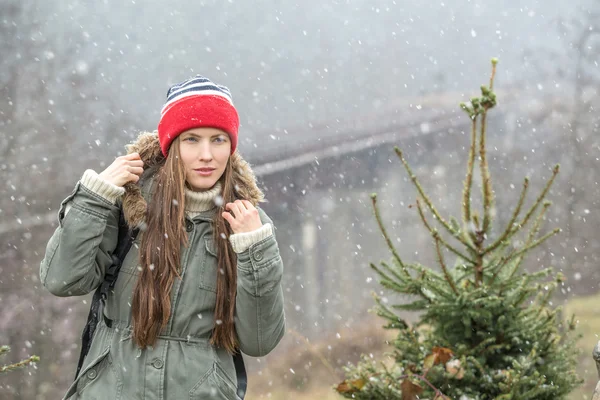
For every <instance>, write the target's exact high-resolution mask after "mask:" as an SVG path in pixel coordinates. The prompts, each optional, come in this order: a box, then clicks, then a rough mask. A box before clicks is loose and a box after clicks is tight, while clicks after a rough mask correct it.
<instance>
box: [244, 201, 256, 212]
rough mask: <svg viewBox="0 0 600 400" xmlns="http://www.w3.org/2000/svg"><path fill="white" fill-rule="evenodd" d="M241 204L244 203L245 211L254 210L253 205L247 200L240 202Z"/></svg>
mask: <svg viewBox="0 0 600 400" xmlns="http://www.w3.org/2000/svg"><path fill="white" fill-rule="evenodd" d="M242 203H244V206H246V209H247V210H248V211H252V210H256V207H254V205H253V204H252V203H250V202H249V201H248V200H242Z"/></svg>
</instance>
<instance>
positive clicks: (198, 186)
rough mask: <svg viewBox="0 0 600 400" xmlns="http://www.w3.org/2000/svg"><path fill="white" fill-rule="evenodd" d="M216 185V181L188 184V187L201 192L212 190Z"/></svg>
mask: <svg viewBox="0 0 600 400" xmlns="http://www.w3.org/2000/svg"><path fill="white" fill-rule="evenodd" d="M216 183H217V182H216V181H215V182H211V181H203V182H190V186H191V187H192V190H195V191H201V190H208V189H210V188H212V187H213V186H215V184H216Z"/></svg>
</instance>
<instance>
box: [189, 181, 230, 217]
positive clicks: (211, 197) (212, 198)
mask: <svg viewBox="0 0 600 400" xmlns="http://www.w3.org/2000/svg"><path fill="white" fill-rule="evenodd" d="M219 196H221V182H217V183H216V184H215V186H213V187H212V188H210V189H207V190H203V191H201V192H195V191H193V190H190V189H188V188H187V187H186V188H185V211H186V212H187V213H188V214H189V215H190V216H191V217H194V216H196V215H198V214H200V213H201V212H204V211H208V210H212V209H213V208H214V207H215V206H216V201H217V197H219Z"/></svg>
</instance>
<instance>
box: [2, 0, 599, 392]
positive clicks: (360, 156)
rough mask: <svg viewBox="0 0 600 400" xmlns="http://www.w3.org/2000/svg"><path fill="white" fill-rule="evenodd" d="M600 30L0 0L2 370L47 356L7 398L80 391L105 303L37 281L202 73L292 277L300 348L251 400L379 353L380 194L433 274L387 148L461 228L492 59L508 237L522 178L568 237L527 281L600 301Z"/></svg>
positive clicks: (553, 13) (253, 9) (455, 4)
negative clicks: (126, 160)
mask: <svg viewBox="0 0 600 400" xmlns="http://www.w3.org/2000/svg"><path fill="white" fill-rule="evenodd" d="M599 32H600V2H598V1H597V0H596V1H590V0H572V1H568V2H565V1H559V0H547V1H541V0H540V1H536V0H505V1H496V2H489V1H483V0H481V1H479V0H472V1H468V0H444V1H436V2H424V1H420V0H395V1H390V0H369V1H367V0H356V1H354V0H352V1H351V0H346V1H331V0H327V1H325V2H319V1H315V0H307V1H304V2H286V1H280V0H271V1H253V2H243V1H239V0H237V1H233V0H228V1H189V0H187V1H184V0H176V1H170V2H164V1H141V0H130V1H126V2H121V1H115V0H104V1H87V0H80V1H58V0H45V1H41V0H0V66H1V67H0V344H8V345H10V346H11V348H12V351H11V353H9V355H8V356H7V357H4V358H3V359H2V362H3V363H7V362H8V361H12V362H14V361H18V360H20V359H22V358H25V357H27V356H29V355H31V354H36V355H39V356H40V357H41V362H39V363H38V364H37V365H36V366H35V367H29V368H25V369H23V370H22V371H19V372H14V373H10V374H8V375H6V376H1V377H0V398H2V399H36V400H38V399H40V400H41V399H56V398H60V397H61V396H62V394H63V392H64V390H65V389H66V387H67V386H68V385H69V383H70V381H71V380H72V378H73V375H74V372H75V367H76V362H77V357H78V355H79V347H78V346H79V343H80V333H81V329H82V328H83V325H84V323H85V318H86V316H87V311H88V308H89V300H90V297H89V296H86V297H80V298H77V297H74V298H56V297H53V296H52V295H50V294H49V293H47V292H46V291H45V290H44V289H43V288H42V287H41V285H40V282H39V278H38V270H39V263H40V261H41V259H42V257H43V254H44V250H45V245H46V242H47V240H48V239H49V238H50V235H51V234H52V232H53V230H54V229H55V228H56V221H57V211H58V207H59V205H60V202H61V201H62V199H63V198H65V197H66V196H67V195H68V194H69V193H70V191H71V190H72V188H73V186H74V185H75V183H76V182H77V180H78V179H79V177H80V176H81V175H82V174H83V172H84V171H85V169H87V168H92V169H94V170H96V171H97V172H100V171H102V170H103V169H104V168H105V167H106V166H108V165H109V164H110V163H111V162H112V160H113V159H114V157H116V156H118V155H121V154H123V153H124V145H125V144H126V143H128V142H130V141H131V140H134V139H135V137H136V136H137V135H138V133H139V132H141V131H144V130H146V131H153V130H155V129H156V126H157V123H158V119H159V116H160V109H161V107H162V105H163V103H164V100H165V96H166V92H167V89H168V88H169V86H170V85H172V84H174V83H176V82H180V81H182V80H184V79H187V78H189V77H191V76H193V75H196V74H202V75H205V76H207V77H209V78H210V79H211V80H213V81H216V82H218V83H220V84H224V85H227V86H228V87H229V88H230V89H231V91H232V95H233V100H234V103H235V105H236V108H237V109H238V112H239V115H240V121H241V127H240V133H239V151H240V153H241V154H242V155H243V156H244V157H245V158H246V159H247V160H248V161H249V162H250V163H251V164H252V165H253V166H254V167H255V171H256V172H257V174H258V176H259V180H260V183H261V187H263V188H264V190H265V193H266V197H267V200H268V202H267V203H265V204H264V205H263V208H264V209H265V211H266V212H267V213H268V214H269V215H270V216H271V217H272V218H273V220H274V223H275V226H276V227H277V237H278V242H279V245H280V248H281V253H282V258H283V260H284V264H285V274H284V275H285V277H284V282H283V287H284V294H285V300H286V304H285V306H286V318H287V326H288V332H287V334H286V336H285V338H284V340H283V341H282V343H281V344H280V346H279V347H278V349H276V350H275V351H274V352H273V353H272V354H270V355H269V356H267V357H264V358H262V359H254V358H246V361H247V365H248V369H249V373H250V384H249V392H248V398H249V399H259V398H261V399H262V398H276V399H277V398H280V397H277V396H278V393H280V392H282V393H287V392H289V393H291V394H288V395H287V397H286V398H304V397H301V396H309V397H306V398H321V397H318V396H317V395H313V397H310V394H308V395H307V393H310V390H313V389H314V390H323V392H320V393H325V392H327V393H329V392H331V390H330V387H331V386H332V385H333V384H336V383H338V382H339V381H340V380H341V379H342V378H343V371H342V369H341V367H342V366H343V365H344V364H345V363H346V362H348V361H353V360H356V359H357V357H358V355H360V353H361V352H364V353H367V354H368V353H369V352H372V351H375V350H380V349H383V342H384V341H385V338H386V334H387V333H385V332H383V329H382V328H381V327H380V326H381V325H382V324H383V321H381V320H379V319H377V318H375V317H374V316H373V315H372V314H370V313H369V312H368V310H369V309H370V308H371V307H372V306H373V305H374V301H373V299H372V296H371V293H372V292H374V291H375V292H381V287H380V286H379V285H378V283H377V279H376V277H375V275H374V274H373V272H372V271H371V269H370V268H369V263H370V262H374V263H377V262H379V261H380V260H387V259H389V257H390V254H389V252H388V250H387V248H386V246H385V243H384V241H383V239H382V237H381V235H380V233H379V230H378V228H377V224H376V221H375V218H374V217H373V214H372V209H371V203H370V198H369V194H370V193H372V192H377V193H378V194H379V204H380V206H381V211H382V216H383V218H384V221H385V222H386V224H387V227H388V231H389V232H390V234H391V235H392V237H393V238H394V240H396V243H395V244H396V245H397V248H398V251H399V253H400V254H403V255H404V257H405V258H407V259H412V260H414V261H419V262H421V263H422V264H424V265H431V266H433V267H435V264H434V260H435V258H434V256H433V253H432V251H431V249H432V247H431V241H430V237H429V235H428V233H427V232H426V230H425V229H424V228H423V227H422V225H421V224H420V220H419V217H418V215H417V213H416V210H415V209H414V208H410V205H411V204H413V203H414V201H415V198H416V193H415V191H414V189H413V187H412V185H411V183H410V181H409V180H408V179H407V178H408V177H407V176H406V174H405V172H404V171H403V169H402V166H401V164H400V162H399V161H398V159H397V158H396V156H395V154H394V151H393V146H399V147H401V148H402V149H403V150H404V151H405V154H406V157H407V159H408V160H409V162H410V163H411V165H412V166H413V168H414V170H415V172H416V174H417V175H418V176H419V178H420V179H421V181H422V182H423V184H424V186H425V188H426V190H427V191H428V193H429V194H430V195H431V197H432V198H433V199H434V200H435V201H437V204H438V207H439V209H440V211H441V212H442V213H443V214H444V215H449V214H452V215H460V214H459V211H460V208H459V207H460V194H461V188H462V179H463V176H464V172H465V169H466V168H465V162H464V160H465V159H466V156H467V152H468V149H467V146H468V144H469V135H468V134H466V133H465V132H468V129H469V125H470V123H469V121H468V119H467V118H466V117H465V116H464V115H463V113H462V112H461V111H460V109H459V107H458V103H459V102H461V101H468V100H469V98H470V97H472V96H474V95H477V94H478V90H479V89H478V88H479V86H480V85H481V84H485V83H487V82H488V80H489V73H490V59H491V57H498V58H499V60H500V63H499V65H498V71H497V78H496V84H495V88H496V89H497V93H498V97H499V105H498V107H497V108H496V109H494V110H493V111H492V112H491V119H490V126H489V140H488V146H489V147H488V149H489V154H490V158H491V159H490V168H491V171H492V177H493V179H494V189H495V191H496V195H497V220H498V221H497V222H498V224H497V225H496V227H497V229H500V228H499V227H501V226H502V222H506V221H507V220H508V219H509V217H510V213H511V212H512V210H513V207H514V205H515V204H516V200H517V199H518V195H519V192H520V188H521V185H522V180H523V178H524V177H525V176H529V177H530V178H531V185H530V190H529V195H530V197H529V201H532V200H533V199H534V198H535V195H536V194H537V193H538V192H539V190H540V189H541V188H542V187H543V184H544V183H545V182H546V180H547V179H548V178H549V177H550V175H551V167H552V166H553V165H555V164H556V163H560V164H561V173H560V175H559V177H558V179H557V182H556V183H555V185H554V188H553V190H552V191H551V193H550V196H549V198H550V200H552V201H553V207H552V208H551V212H550V213H549V214H548V218H547V223H546V226H545V228H546V229H547V230H549V229H552V228H554V227H560V228H563V232H562V233H561V234H560V235H558V236H557V237H555V238H553V239H552V240H550V241H549V242H548V243H546V244H545V245H544V246H543V247H542V248H540V249H538V251H537V253H536V254H537V255H538V257H537V258H536V259H534V258H531V259H530V260H529V262H528V264H527V267H528V268H530V269H531V270H537V269H539V268H542V267H547V266H553V267H555V268H556V269H558V270H561V271H563V272H564V273H565V275H566V276H567V279H568V281H567V283H566V285H565V286H564V287H563V288H562V291H561V293H560V295H559V298H557V300H556V302H557V304H563V303H565V302H566V301H569V300H570V299H573V298H579V297H583V296H593V295H595V294H597V293H598V281H599V279H600V269H599V268H598V257H599V255H598V250H599V248H600V246H599V244H598V241H597V240H596V238H597V237H598V234H600V228H599V227H600V216H599V215H598V211H599V210H598V193H599V188H598V171H599V170H598V160H599V158H598V157H599V156H600V152H599V139H598V125H599V123H600V116H599V114H598V109H599V108H600V97H599V90H600V67H599V66H598V62H599V61H600V60H599V57H598V54H600V53H599V50H600V34H599ZM476 204H477V203H476ZM382 293H385V292H382ZM395 300H398V301H402V299H395ZM592 346H593V345H592ZM584 350H585V351H586V353H585V354H584V355H583V356H582V365H583V368H584V370H583V371H582V373H584V374H585V378H586V385H588V386H589V387H593V386H594V385H595V381H596V379H597V377H596V375H595V371H594V366H593V364H592V363H591V357H590V356H589V353H590V352H591V347H590V348H589V349H584ZM323 370H325V371H326V373H322V372H321V371H323ZM315 388H317V389H315ZM318 388H320V389H318ZM588 393H591V389H589V390H588Z"/></svg>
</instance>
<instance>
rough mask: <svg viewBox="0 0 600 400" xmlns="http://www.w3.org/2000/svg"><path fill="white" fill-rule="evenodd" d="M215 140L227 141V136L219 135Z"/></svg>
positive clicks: (219, 141)
mask: <svg viewBox="0 0 600 400" xmlns="http://www.w3.org/2000/svg"><path fill="white" fill-rule="evenodd" d="M214 141H215V142H217V143H224V142H226V141H227V138H226V137H225V136H223V135H221V136H217V137H216V138H215V139H214Z"/></svg>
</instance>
